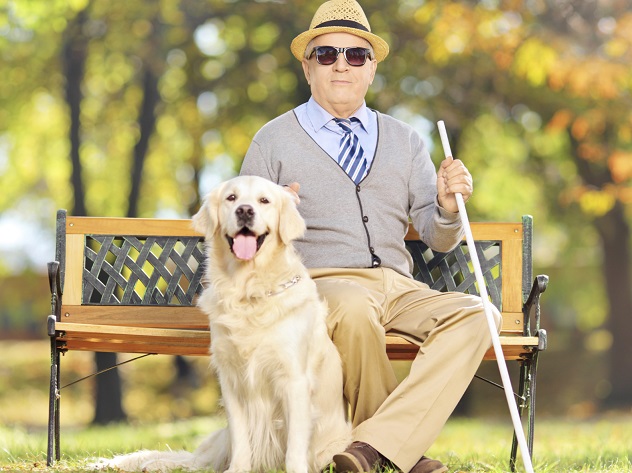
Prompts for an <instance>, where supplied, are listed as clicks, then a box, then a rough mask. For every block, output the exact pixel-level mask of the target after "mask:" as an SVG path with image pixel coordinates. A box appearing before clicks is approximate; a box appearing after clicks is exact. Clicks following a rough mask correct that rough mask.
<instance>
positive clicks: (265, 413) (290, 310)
mask: <svg viewBox="0 0 632 473" xmlns="http://www.w3.org/2000/svg"><path fill="white" fill-rule="evenodd" d="M294 199H295V197H294V196H293V195H292V194H291V193H290V192H288V191H286V190H284V189H283V188H282V187H280V186H278V185H276V184H273V183H272V182H270V181H267V180H265V179H262V178H260V177H253V176H241V177H236V178H234V179H231V180H229V181H226V182H224V183H223V184H221V185H220V186H219V187H217V188H216V189H215V190H213V191H212V192H211V193H210V194H209V196H207V197H206V199H205V201H204V203H203V205H202V208H201V209H200V211H199V212H198V213H197V214H196V215H195V216H194V217H193V225H194V228H195V229H196V230H197V231H199V232H200V233H203V234H204V235H205V242H206V251H207V256H208V259H207V268H206V272H205V290H204V292H203V293H202V295H201V297H200V299H199V301H198V306H199V307H200V308H201V309H202V310H203V311H204V312H206V313H207V314H208V316H209V323H210V330H211V348H210V351H211V365H212V367H213V368H214V369H215V372H216V373H217V376H218V379H219V382H220V386H221V392H222V399H223V404H224V407H225V410H226V416H227V420H228V427H227V428H225V429H222V430H219V431H217V432H215V433H213V434H212V435H211V436H210V437H208V438H207V439H206V440H205V441H204V442H203V443H202V444H201V445H200V447H198V449H197V450H196V451H195V452H192V453H190V452H154V451H141V452H137V453H132V454H129V455H123V456H119V457H115V458H114V459H112V460H109V461H108V460H106V461H104V463H103V466H109V467H116V468H119V469H121V470H125V471H134V470H143V471H167V470H171V469H174V468H182V469H186V470H196V469H212V470H214V471H217V472H221V471H228V472H230V473H242V472H243V473H245V472H267V471H274V470H285V471H287V472H289V473H308V472H310V473H317V472H320V471H321V470H322V469H323V468H325V467H327V466H328V465H329V464H330V463H331V461H332V458H333V455H334V454H336V453H338V452H341V451H343V450H344V449H345V448H346V447H347V445H348V444H349V443H350V442H351V427H350V425H349V423H348V421H347V420H346V414H345V412H346V410H345V409H346V407H345V402H344V400H343V395H342V368H341V361H340V357H339V355H338V352H337V350H336V348H335V346H334V345H333V343H332V341H331V340H330V339H329V337H328V335H327V328H326V325H325V317H326V315H327V310H326V305H325V303H324V301H322V300H321V299H320V298H319V296H318V293H317V290H316V285H315V283H314V282H313V281H312V280H311V279H310V277H309V275H308V272H307V270H306V269H305V267H304V266H303V264H302V263H301V260H300V258H299V256H298V254H297V253H296V251H295V250H294V248H293V247H292V241H293V240H295V239H297V238H300V237H301V236H302V235H303V233H304V231H305V223H304V221H303V219H302V218H301V216H300V214H299V212H298V210H297V207H296V202H295V200H294Z"/></svg>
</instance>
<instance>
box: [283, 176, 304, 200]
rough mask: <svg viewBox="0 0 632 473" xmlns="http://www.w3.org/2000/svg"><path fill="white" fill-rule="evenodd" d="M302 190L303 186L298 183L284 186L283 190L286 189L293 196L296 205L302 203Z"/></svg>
mask: <svg viewBox="0 0 632 473" xmlns="http://www.w3.org/2000/svg"><path fill="white" fill-rule="evenodd" d="M300 188H301V185H300V184H299V183H298V182H293V183H292V184H289V185H286V186H283V189H285V190H286V191H288V192H289V193H290V194H292V197H293V198H294V202H296V205H298V204H300V203H301V199H300V198H299V196H298V191H299V189H300Z"/></svg>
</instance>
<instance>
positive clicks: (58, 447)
mask: <svg viewBox="0 0 632 473" xmlns="http://www.w3.org/2000/svg"><path fill="white" fill-rule="evenodd" d="M56 355H57V363H56V364H57V376H56V378H57V387H56V392H55V460H57V461H59V459H60V458H61V445H60V443H59V438H60V436H61V425H60V419H61V416H60V415H59V411H60V409H61V387H60V386H59V382H60V380H61V377H60V370H61V355H60V353H59V350H57V352H56Z"/></svg>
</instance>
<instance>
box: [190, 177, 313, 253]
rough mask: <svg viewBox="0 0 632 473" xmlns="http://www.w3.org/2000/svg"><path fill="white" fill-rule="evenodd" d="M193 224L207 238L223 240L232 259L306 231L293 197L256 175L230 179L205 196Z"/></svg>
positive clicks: (279, 243) (282, 243) (256, 251)
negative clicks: (232, 256)
mask: <svg viewBox="0 0 632 473" xmlns="http://www.w3.org/2000/svg"><path fill="white" fill-rule="evenodd" d="M193 227H194V228H195V230H196V231H198V232H200V233H203V234H204V235H205V236H206V239H207V240H208V241H210V240H211V239H215V241H217V239H223V240H224V241H225V242H226V244H227V245H228V246H229V247H230V250H231V251H232V254H233V255H234V256H235V258H237V259H239V260H242V261H250V260H253V259H254V258H255V256H256V255H257V254H258V253H259V251H260V250H261V249H262V248H264V247H270V248H271V247H273V246H274V245H288V244H289V243H290V242H291V241H292V240H295V239H297V238H300V237H301V236H303V233H304V232H305V221H304V220H303V218H302V217H301V216H300V214H299V212H298V210H297V208H296V202H295V201H294V198H293V196H292V195H291V194H290V193H289V192H288V191H286V190H284V189H283V188H282V187H281V186H279V185H277V184H274V183H272V182H270V181H268V180H266V179H263V178H261V177H256V176H239V177H235V178H233V179H230V180H228V181H226V182H224V183H222V184H220V185H219V186H218V187H217V188H215V189H214V190H213V191H211V193H210V194H209V195H208V196H206V198H205V199H204V202H203V204H202V207H201V208H200V210H199V212H198V213H197V214H195V215H194V216H193Z"/></svg>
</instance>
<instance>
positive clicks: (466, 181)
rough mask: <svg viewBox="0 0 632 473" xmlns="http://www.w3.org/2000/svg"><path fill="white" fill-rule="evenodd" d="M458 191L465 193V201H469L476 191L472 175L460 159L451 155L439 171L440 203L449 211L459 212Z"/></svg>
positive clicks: (438, 191)
mask: <svg viewBox="0 0 632 473" xmlns="http://www.w3.org/2000/svg"><path fill="white" fill-rule="evenodd" d="M457 192H460V193H461V194H462V195H463V201H464V202H467V201H468V199H469V198H470V196H471V195H472V192H474V186H473V184H472V176H471V175H470V172H469V171H468V170H467V168H466V167H465V165H464V164H463V163H462V162H461V161H460V160H458V159H452V158H451V157H449V158H446V159H444V160H443V161H442V162H441V166H440V167H439V171H438V172H437V193H438V199H439V205H440V206H441V207H443V208H444V209H445V210H447V211H448V212H452V213H456V212H458V211H459V207H458V205H457V203H456V195H455V194H456V193H457Z"/></svg>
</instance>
